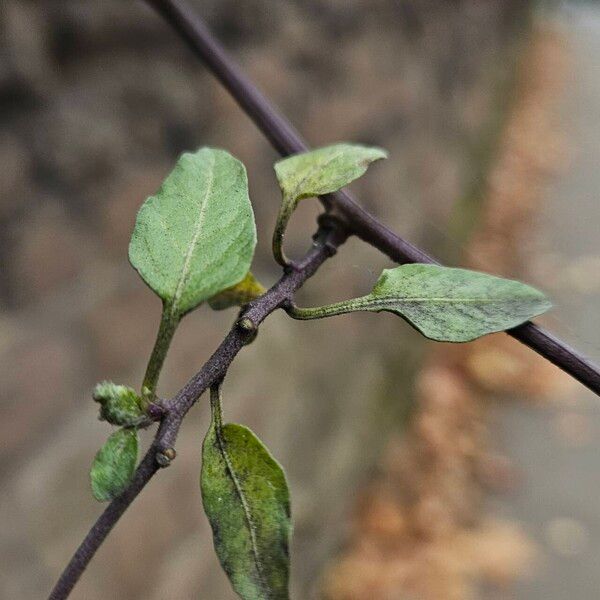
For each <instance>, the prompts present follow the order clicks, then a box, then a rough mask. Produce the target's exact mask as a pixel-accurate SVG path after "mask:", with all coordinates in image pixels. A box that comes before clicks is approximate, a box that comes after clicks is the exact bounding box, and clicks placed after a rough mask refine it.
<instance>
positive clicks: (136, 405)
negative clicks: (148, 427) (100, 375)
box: [92, 381, 147, 427]
mask: <svg viewBox="0 0 600 600" xmlns="http://www.w3.org/2000/svg"><path fill="white" fill-rule="evenodd" d="M92 397H93V398H94V400H95V401H96V402H98V403H99V404H100V418H101V419H102V420H104V421H108V422H109V423H111V424H112V425H121V426H125V427H133V426H135V425H140V424H141V423H143V422H144V421H146V420H147V416H146V414H145V413H144V411H143V409H142V399H141V398H140V397H139V396H138V395H137V394H136V393H135V391H134V390H133V389H131V388H130V387H127V386H126V385H117V384H116V383H113V382H112V381H102V382H101V383H98V384H97V385H96V387H95V388H94V392H93V395H92Z"/></svg>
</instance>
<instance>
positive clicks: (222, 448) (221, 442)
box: [214, 424, 271, 599]
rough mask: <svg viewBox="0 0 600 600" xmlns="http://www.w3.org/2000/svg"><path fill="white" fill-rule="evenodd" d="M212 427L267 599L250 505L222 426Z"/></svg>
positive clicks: (267, 589)
mask: <svg viewBox="0 0 600 600" xmlns="http://www.w3.org/2000/svg"><path fill="white" fill-rule="evenodd" d="M214 427H215V438H216V440H217V444H218V446H219V450H220V452H221V455H222V456H223V460H224V461H225V465H226V467H227V471H228V472H229V475H230V476H231V480H232V481H233V487H234V488H235V491H236V494H237V495H238V498H239V499H240V502H241V503H242V509H243V511H244V518H245V519H246V523H247V525H248V530H249V531H250V541H251V544H252V554H253V556H254V564H255V565H256V571H257V572H258V578H259V582H260V586H261V588H262V591H263V593H264V594H265V597H266V598H267V599H268V598H269V597H270V596H271V594H270V593H269V588H268V586H267V585H266V582H265V578H264V573H263V566H262V562H261V560H260V556H259V554H258V543H257V540H256V530H255V527H254V522H253V520H252V515H251V513H250V506H249V505H248V501H247V500H246V496H245V495H244V491H243V490H242V485H241V483H240V482H239V480H238V478H237V475H236V473H235V470H234V468H233V464H232V462H231V459H230V458H229V454H227V450H226V445H227V443H226V441H225V439H224V438H223V435H222V434H223V432H222V428H221V426H220V425H218V424H215V425H214Z"/></svg>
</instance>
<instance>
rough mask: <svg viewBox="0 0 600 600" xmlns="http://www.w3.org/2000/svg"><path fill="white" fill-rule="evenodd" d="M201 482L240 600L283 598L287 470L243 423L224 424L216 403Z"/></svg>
mask: <svg viewBox="0 0 600 600" xmlns="http://www.w3.org/2000/svg"><path fill="white" fill-rule="evenodd" d="M200 487H201V491H202V502H203V504H204V511H205V512H206V515H207V516H208V519H209V521H210V524H211V527H212V530H213V541H214V545H215V550H216V552H217V556H218V557H219V561H220V562H221V566H222V567H223V569H224V570H225V572H226V573H227V575H228V577H229V580H230V581H231V584H232V586H233V589H234V590H235V591H236V592H237V594H238V595H239V596H240V597H241V598H243V599H244V600H287V599H288V598H289V593H288V579H289V538H290V534H291V520H290V499H289V492H288V487H287V483H286V480H285V474H284V472H283V469H282V468H281V466H280V465H279V464H278V463H277V461H276V460H275V459H274V458H273V457H272V456H271V454H270V453H269V452H268V450H267V449H266V448H265V446H264V445H263V444H262V442H261V441H260V440H259V439H258V438H257V437H256V436H255V435H254V433H252V431H250V430H249V429H248V428H247V427H244V426H242V425H236V424H233V423H229V424H227V425H224V426H223V425H222V424H221V417H220V408H219V407H218V406H216V405H215V404H213V420H212V423H211V426H210V429H209V431H208V434H207V435H206V438H205V440H204V445H203V452H202V474H201V478H200Z"/></svg>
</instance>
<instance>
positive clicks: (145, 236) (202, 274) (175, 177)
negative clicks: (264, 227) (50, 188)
mask: <svg viewBox="0 0 600 600" xmlns="http://www.w3.org/2000/svg"><path fill="white" fill-rule="evenodd" d="M255 246H256V226H255V223H254V214H253V212H252V206H251V204H250V198H249V197H248V179H247V176H246V169H245V168H244V165H243V164H242V163H241V162H240V161H239V160H237V159H235V158H234V157H233V156H231V154H229V153H228V152H225V151H224V150H216V149H214V148H202V149H200V150H198V151H197V152H195V153H186V154H183V155H182V156H181V157H180V159H179V160H178V161H177V165H176V166H175V168H174V169H173V171H172V172H171V174H170V175H169V176H168V177H167V178H166V179H165V181H164V183H163V184H162V186H161V188H160V190H159V191H158V192H157V194H156V195H155V196H151V197H150V198H148V199H147V200H146V202H144V204H143V206H142V207H141V208H140V210H139V212H138V216H137V220H136V224H135V228H134V231H133V234H132V236H131V242H130V244H129V260H130V261H131V264H132V265H133V266H134V267H135V269H136V270H137V271H138V272H139V274H140V275H141V277H142V279H143V280H144V281H145V282H146V283H147V284H148V285H149V286H150V288H152V290H154V291H155V292H156V293H157V294H158V296H159V297H160V298H162V300H163V303H164V304H165V307H166V309H167V310H168V312H169V313H170V315H171V317H172V318H173V319H174V320H178V319H179V318H181V317H182V316H183V315H184V314H185V313H187V312H189V311H190V310H192V309H194V308H195V307H196V306H198V305H199V304H200V303H202V302H204V301H205V300H208V299H209V298H211V297H213V296H215V295H216V294H218V293H219V292H222V291H223V290H225V289H227V288H229V287H231V286H233V285H235V284H236V283H238V282H240V281H241V280H242V279H243V278H244V276H245V275H246V273H247V272H248V269H249V268H250V263H251V261H252V255H253V253H254V248H255Z"/></svg>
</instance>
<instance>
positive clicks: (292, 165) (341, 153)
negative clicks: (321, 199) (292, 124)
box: [273, 144, 387, 265]
mask: <svg viewBox="0 0 600 600" xmlns="http://www.w3.org/2000/svg"><path fill="white" fill-rule="evenodd" d="M386 157H387V152H386V151H385V150H382V149H381V148H368V147H366V146H360V145H358V144H334V145H333V146H326V147H325V148H319V149H318V150H312V151H311V152H305V153H303V154H297V155H295V156H291V157H289V158H285V159H284V160H280V161H279V162H277V163H275V174H276V175H277V181H278V182H279V187H280V188H281V192H282V195H283V199H282V203H281V208H280V210H279V216H278V218H277V224H276V226H275V232H274V234H273V254H274V256H275V260H276V261H277V262H278V263H279V264H281V265H286V264H287V263H288V261H287V259H286V257H285V254H284V253H283V250H282V243H283V236H284V234H285V229H286V227H287V224H288V222H289V220H290V217H291V216H292V213H293V212H294V210H296V206H297V205H298V202H299V201H300V200H302V199H303V198H311V197H313V196H321V195H323V194H330V193H332V192H336V191H338V190H340V189H341V188H343V187H344V186H346V185H348V184H349V183H351V182H352V181H354V180H355V179H357V178H358V177H360V176H361V175H362V174H363V173H364V172H365V171H366V170H367V167H368V166H369V164H371V163H372V162H373V161H375V160H378V159H380V158H386Z"/></svg>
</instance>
